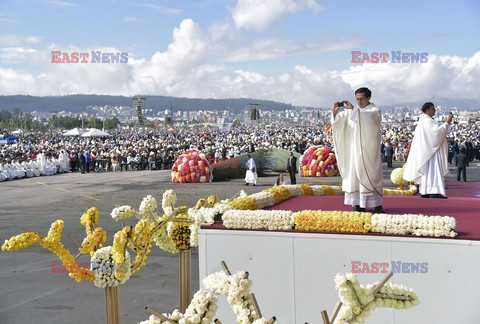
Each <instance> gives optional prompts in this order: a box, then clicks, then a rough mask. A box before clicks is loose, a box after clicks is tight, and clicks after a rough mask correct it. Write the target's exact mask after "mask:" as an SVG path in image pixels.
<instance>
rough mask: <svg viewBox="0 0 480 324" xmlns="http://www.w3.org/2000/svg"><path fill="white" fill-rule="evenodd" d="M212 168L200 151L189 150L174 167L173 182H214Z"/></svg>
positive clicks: (178, 159) (179, 158)
mask: <svg viewBox="0 0 480 324" xmlns="http://www.w3.org/2000/svg"><path fill="white" fill-rule="evenodd" d="M211 170H212V168H211V167H210V164H209V163H208V160H207V158H206V156H205V154H203V153H202V152H200V151H197V150H188V151H186V152H184V153H183V154H182V155H180V156H179V157H178V158H177V160H176V161H175V163H174V164H173V167H172V182H175V183H178V182H179V183H185V182H190V183H199V182H210V181H212V171H211Z"/></svg>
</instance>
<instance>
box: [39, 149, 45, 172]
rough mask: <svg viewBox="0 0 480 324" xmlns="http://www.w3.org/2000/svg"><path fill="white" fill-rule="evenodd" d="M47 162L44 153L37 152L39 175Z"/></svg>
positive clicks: (43, 170)
mask: <svg viewBox="0 0 480 324" xmlns="http://www.w3.org/2000/svg"><path fill="white" fill-rule="evenodd" d="M46 164H47V157H46V156H45V153H44V152H43V151H42V152H40V153H38V154H37V165H38V169H39V171H40V174H41V175H44V174H45V166H46Z"/></svg>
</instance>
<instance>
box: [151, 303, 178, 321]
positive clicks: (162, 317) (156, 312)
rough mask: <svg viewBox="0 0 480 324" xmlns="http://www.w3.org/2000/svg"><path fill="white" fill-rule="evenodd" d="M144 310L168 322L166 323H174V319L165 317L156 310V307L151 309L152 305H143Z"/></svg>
mask: <svg viewBox="0 0 480 324" xmlns="http://www.w3.org/2000/svg"><path fill="white" fill-rule="evenodd" d="M145 310H146V311H147V312H149V313H150V314H152V315H155V316H156V317H158V318H159V319H160V320H162V321H164V322H168V323H172V324H175V323H176V322H175V321H173V320H171V319H169V318H168V317H166V316H165V315H163V314H162V313H160V312H159V311H157V310H156V309H153V308H152V307H150V306H148V305H147V306H146V307H145Z"/></svg>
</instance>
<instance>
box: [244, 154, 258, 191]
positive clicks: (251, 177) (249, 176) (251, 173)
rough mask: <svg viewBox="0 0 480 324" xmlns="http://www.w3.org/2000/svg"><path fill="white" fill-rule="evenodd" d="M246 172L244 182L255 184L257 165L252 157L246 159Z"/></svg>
mask: <svg viewBox="0 0 480 324" xmlns="http://www.w3.org/2000/svg"><path fill="white" fill-rule="evenodd" d="M246 166H247V172H246V173H245V182H246V183H252V184H255V185H256V184H257V165H256V164H255V160H254V159H253V158H250V159H248V161H247V164H246Z"/></svg>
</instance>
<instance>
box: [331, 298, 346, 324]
mask: <svg viewBox="0 0 480 324" xmlns="http://www.w3.org/2000/svg"><path fill="white" fill-rule="evenodd" d="M342 305H343V304H342V302H341V301H339V302H337V304H336V305H335V309H334V310H333V312H332V318H331V319H330V323H332V324H333V322H335V319H336V318H337V316H338V313H339V312H340V309H341V308H342Z"/></svg>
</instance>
